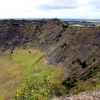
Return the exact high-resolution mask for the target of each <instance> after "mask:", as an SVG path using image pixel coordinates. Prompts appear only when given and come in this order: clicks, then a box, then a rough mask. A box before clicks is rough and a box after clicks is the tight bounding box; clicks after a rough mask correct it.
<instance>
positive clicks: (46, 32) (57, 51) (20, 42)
mask: <svg viewBox="0 0 100 100" xmlns="http://www.w3.org/2000/svg"><path fill="white" fill-rule="evenodd" d="M22 46H23V49H25V48H26V47H27V46H29V47H37V48H38V49H40V50H42V51H43V52H45V53H46V54H47V55H46V59H45V63H46V64H47V65H58V64H59V65H61V66H62V67H63V68H64V70H65V71H66V76H73V75H76V77H77V78H80V77H81V76H84V75H85V74H86V73H87V72H88V71H89V70H92V69H93V68H94V66H97V65H100V27H93V26H91V27H89V26H88V27H75V26H70V25H68V23H64V22H61V21H60V20H58V19H52V20H40V21H38V20H30V21H29V20H3V21H2V20H1V21H0V49H1V51H3V52H4V51H5V50H7V49H10V50H11V51H13V50H14V48H16V47H18V48H20V47H22ZM77 59H79V60H80V62H78V61H77ZM93 59H95V60H93ZM83 62H85V63H83ZM79 72H80V73H79Z"/></svg>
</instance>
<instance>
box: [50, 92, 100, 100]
mask: <svg viewBox="0 0 100 100" xmlns="http://www.w3.org/2000/svg"><path fill="white" fill-rule="evenodd" d="M50 100H100V90H94V91H92V90H91V91H85V92H81V93H79V94H77V95H72V96H67V97H66V98H58V99H50Z"/></svg>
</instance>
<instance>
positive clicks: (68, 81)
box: [62, 77, 77, 93]
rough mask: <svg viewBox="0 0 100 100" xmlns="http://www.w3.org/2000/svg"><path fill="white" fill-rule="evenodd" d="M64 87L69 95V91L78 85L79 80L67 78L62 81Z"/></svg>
mask: <svg viewBox="0 0 100 100" xmlns="http://www.w3.org/2000/svg"><path fill="white" fill-rule="evenodd" d="M62 85H64V86H65V88H66V91H67V93H68V92H69V90H70V89H71V88H73V87H75V86H76V85H77V80H76V79H75V78H70V77H68V78H66V79H65V80H63V81H62Z"/></svg>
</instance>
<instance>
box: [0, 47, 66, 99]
mask: <svg viewBox="0 0 100 100" xmlns="http://www.w3.org/2000/svg"><path fill="white" fill-rule="evenodd" d="M44 57H45V55H44V53H43V52H40V51H39V50H36V49H26V50H24V49H15V50H14V52H13V54H10V53H9V51H7V52H5V53H3V54H2V53H0V64H1V65H0V97H1V96H2V95H4V97H6V98H8V99H9V98H10V97H11V96H12V94H13V92H14V90H15V89H16V88H17V86H18V83H20V82H21V80H23V79H25V78H27V77H28V76H31V75H41V74H42V75H44V74H52V76H53V77H57V78H59V77H62V76H63V75H64V74H63V73H64V72H63V71H62V69H61V67H58V66H49V67H47V66H45V65H44Z"/></svg>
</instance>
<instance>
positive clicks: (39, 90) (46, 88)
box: [12, 76, 65, 100]
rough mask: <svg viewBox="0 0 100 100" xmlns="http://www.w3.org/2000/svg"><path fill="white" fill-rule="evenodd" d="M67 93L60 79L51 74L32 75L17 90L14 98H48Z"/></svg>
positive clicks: (36, 99) (38, 99) (43, 99)
mask: <svg viewBox="0 0 100 100" xmlns="http://www.w3.org/2000/svg"><path fill="white" fill-rule="evenodd" d="M64 93H65V89H64V87H63V86H62V85H61V83H60V81H58V80H55V79H53V78H51V77H50V76H43V77H36V76H34V77H32V78H28V79H26V80H24V81H23V82H22V84H21V86H20V87H19V88H18V89H17V90H16V91H15V93H14V96H13V98H12V100H47V99H49V98H52V97H55V96H62V95H63V94H64Z"/></svg>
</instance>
